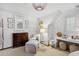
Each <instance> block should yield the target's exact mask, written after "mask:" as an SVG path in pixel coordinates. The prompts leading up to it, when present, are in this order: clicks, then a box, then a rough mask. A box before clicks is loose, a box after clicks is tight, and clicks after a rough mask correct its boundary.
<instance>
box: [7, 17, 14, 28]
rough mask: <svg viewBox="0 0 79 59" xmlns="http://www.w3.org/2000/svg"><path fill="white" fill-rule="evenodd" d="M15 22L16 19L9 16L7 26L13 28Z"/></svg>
mask: <svg viewBox="0 0 79 59" xmlns="http://www.w3.org/2000/svg"><path fill="white" fill-rule="evenodd" d="M14 24H15V20H14V19H13V18H7V28H9V29H13V28H14Z"/></svg>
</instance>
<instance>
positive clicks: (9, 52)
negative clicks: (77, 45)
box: [0, 46, 69, 56]
mask: <svg viewBox="0 0 79 59" xmlns="http://www.w3.org/2000/svg"><path fill="white" fill-rule="evenodd" d="M68 54H69V52H66V51H61V50H59V49H55V48H52V47H47V46H41V47H40V48H39V49H38V50H37V53H36V54H35V56H67V55H68ZM27 55H28V54H26V53H25V51H24V47H18V48H9V49H5V50H0V56H27Z"/></svg>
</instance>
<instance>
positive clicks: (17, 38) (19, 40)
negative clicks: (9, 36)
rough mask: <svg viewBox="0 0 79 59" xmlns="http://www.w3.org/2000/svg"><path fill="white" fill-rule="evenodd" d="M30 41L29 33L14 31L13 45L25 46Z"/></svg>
mask: <svg viewBox="0 0 79 59" xmlns="http://www.w3.org/2000/svg"><path fill="white" fill-rule="evenodd" d="M27 41H28V33H13V47H20V46H24V45H25V43H26V42H27Z"/></svg>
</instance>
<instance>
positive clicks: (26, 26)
mask: <svg viewBox="0 0 79 59" xmlns="http://www.w3.org/2000/svg"><path fill="white" fill-rule="evenodd" d="M28 25H29V20H25V28H26V29H27V28H28Z"/></svg>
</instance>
